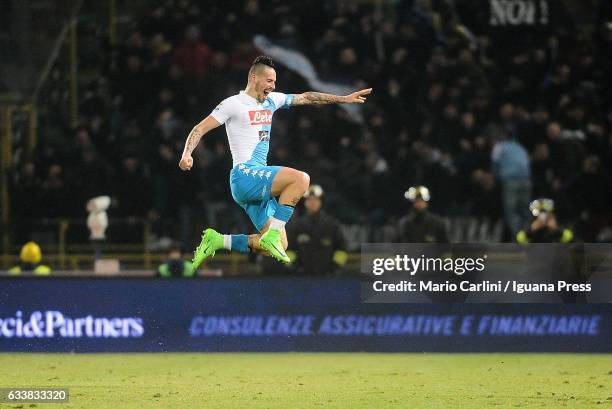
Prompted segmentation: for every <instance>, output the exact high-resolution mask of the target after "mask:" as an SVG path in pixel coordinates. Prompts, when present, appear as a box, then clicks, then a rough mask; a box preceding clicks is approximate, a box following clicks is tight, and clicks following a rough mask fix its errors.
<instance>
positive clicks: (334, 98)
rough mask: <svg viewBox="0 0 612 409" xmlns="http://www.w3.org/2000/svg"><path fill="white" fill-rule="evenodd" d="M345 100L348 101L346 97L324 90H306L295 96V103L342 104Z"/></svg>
mask: <svg viewBox="0 0 612 409" xmlns="http://www.w3.org/2000/svg"><path fill="white" fill-rule="evenodd" d="M343 102H346V97H343V96H340V95H332V94H324V93H322V92H304V93H303V94H298V95H295V96H294V98H293V105H319V104H341V103H343Z"/></svg>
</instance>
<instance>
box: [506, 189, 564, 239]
mask: <svg viewBox="0 0 612 409" xmlns="http://www.w3.org/2000/svg"><path fill="white" fill-rule="evenodd" d="M554 210H555V202H554V201H553V200H552V199H544V198H543V199H536V200H534V201H532V202H531V204H530V205H529V211H530V212H531V214H532V215H533V217H534V219H533V221H532V222H531V224H530V225H529V227H528V228H527V229H526V230H525V229H523V230H520V231H519V232H518V233H517V235H516V242H517V243H519V244H527V243H570V242H571V241H572V240H573V239H574V233H573V232H572V230H570V229H562V228H560V227H559V225H558V224H557V218H556V217H555V213H554Z"/></svg>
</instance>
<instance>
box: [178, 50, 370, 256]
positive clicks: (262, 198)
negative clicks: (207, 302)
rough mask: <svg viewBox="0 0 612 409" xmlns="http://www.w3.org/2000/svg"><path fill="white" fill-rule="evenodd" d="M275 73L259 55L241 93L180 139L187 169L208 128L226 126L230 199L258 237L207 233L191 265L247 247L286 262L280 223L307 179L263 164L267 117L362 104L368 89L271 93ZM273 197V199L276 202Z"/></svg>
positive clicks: (269, 124) (269, 61)
mask: <svg viewBox="0 0 612 409" xmlns="http://www.w3.org/2000/svg"><path fill="white" fill-rule="evenodd" d="M275 88H276V70H275V69H274V63H273V61H272V58H270V57H267V56H259V57H257V58H256V59H255V61H253V65H252V66H251V69H250V70H249V76H248V82H247V86H246V89H245V90H244V91H240V93H239V94H238V95H233V96H231V97H229V98H226V99H225V100H223V101H222V102H221V103H220V104H219V105H217V107H216V108H215V109H214V110H213V111H212V112H211V113H210V115H208V116H207V117H206V118H204V120H202V122H200V123H199V124H197V125H196V126H195V127H194V128H193V129H192V130H191V132H190V133H189V136H188V137H187V140H186V141H185V149H184V150H183V155H182V157H181V161H180V163H179V167H180V168H181V169H182V170H184V171H187V170H190V169H191V167H192V166H193V158H192V156H191V153H192V152H193V150H194V149H195V148H196V146H197V145H198V143H199V141H200V139H201V138H202V136H203V135H205V134H206V133H207V132H209V131H210V130H212V129H214V128H216V127H218V126H220V125H222V124H225V130H226V132H227V139H228V141H229V146H230V150H231V152H232V159H233V168H232V170H231V172H230V188H231V191H232V197H233V198H234V201H235V202H236V203H238V204H239V205H240V207H242V208H243V209H244V210H245V211H246V213H247V214H248V216H249V218H250V219H251V221H252V222H253V224H254V225H255V227H256V228H257V230H258V231H259V232H260V234H253V235H249V236H247V235H244V234H232V235H227V234H226V235H223V234H220V233H218V232H216V231H215V230H213V229H210V228H209V229H206V230H204V233H203V234H202V241H201V242H200V245H199V246H198V247H197V249H196V251H195V253H194V258H193V266H194V267H195V268H198V267H199V266H200V264H201V263H202V262H203V261H204V260H205V259H207V258H209V257H211V256H213V255H214V254H215V252H216V251H217V250H219V249H226V250H230V251H237V252H241V253H248V252H249V249H251V250H253V251H259V252H262V253H264V254H266V255H270V256H272V257H274V258H275V259H277V260H279V261H281V262H284V263H289V262H290V259H289V257H288V256H287V254H286V253H285V250H286V249H287V234H286V232H285V224H286V223H287V222H288V221H289V219H290V218H291V215H292V214H293V209H294V207H295V205H296V204H297V203H298V202H299V200H300V198H301V197H302V196H303V195H304V193H305V192H306V191H307V190H308V185H309V183H310V178H309V176H308V175H307V174H306V173H304V172H301V171H299V170H296V169H292V168H288V167H283V166H268V164H267V157H268V149H269V146H270V137H271V134H272V116H273V115H274V112H275V111H276V110H277V109H279V108H287V107H290V106H293V105H313V104H334V103H336V104H342V103H344V104H363V103H364V102H365V100H366V97H365V95H368V94H370V93H371V92H372V89H371V88H368V89H363V90H361V91H357V92H353V93H352V94H350V95H346V96H339V95H331V94H324V93H320V92H305V93H303V94H283V93H280V92H274V89H275ZM277 197H278V199H276V198H277Z"/></svg>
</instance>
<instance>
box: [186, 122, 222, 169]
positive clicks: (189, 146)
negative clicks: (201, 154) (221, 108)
mask: <svg viewBox="0 0 612 409" xmlns="http://www.w3.org/2000/svg"><path fill="white" fill-rule="evenodd" d="M220 125H221V124H219V122H217V120H216V119H215V118H213V117H212V115H208V116H207V117H206V118H204V119H203V120H202V122H200V123H199V124H197V125H196V126H194V127H193V129H192V130H191V132H189V136H187V140H186V141H185V148H184V149H183V155H182V157H181V161H180V163H179V167H180V168H181V169H182V170H190V169H191V167H192V166H193V158H192V157H191V153H192V152H193V150H194V149H195V148H196V146H198V143H200V139H202V136H204V135H205V134H206V133H208V132H210V131H211V130H213V129H215V128H216V127H218V126H220Z"/></svg>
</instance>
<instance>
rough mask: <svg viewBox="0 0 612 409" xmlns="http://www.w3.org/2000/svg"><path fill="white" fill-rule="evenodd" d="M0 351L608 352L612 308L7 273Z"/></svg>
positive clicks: (293, 284) (351, 289) (0, 301)
mask: <svg viewBox="0 0 612 409" xmlns="http://www.w3.org/2000/svg"><path fill="white" fill-rule="evenodd" d="M0 351H22V352H68V351H74V352H123V351H124V352H128V351H129V352H165V351H270V352H275V351H373V352H374V351H378V352H495V351H499V352H612V306H611V305H609V304H368V303H362V302H361V282H360V281H359V280H357V279H312V278H269V279H202V280H191V281H180V280H179V281H164V280H158V279H108V278H105V279H83V278H76V279H75V278H71V279H59V278H54V279H36V278H17V279H3V280H0Z"/></svg>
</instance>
